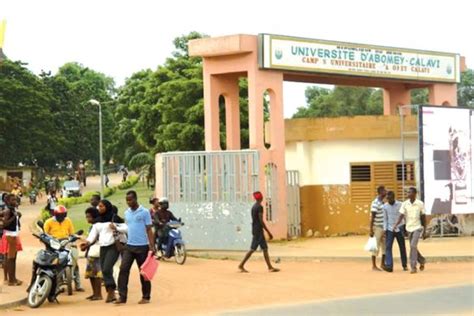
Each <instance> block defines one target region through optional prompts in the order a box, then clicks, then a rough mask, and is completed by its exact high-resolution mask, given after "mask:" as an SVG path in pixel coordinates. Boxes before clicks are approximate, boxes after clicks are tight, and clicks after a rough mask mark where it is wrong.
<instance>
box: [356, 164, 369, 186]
mask: <svg viewBox="0 0 474 316" xmlns="http://www.w3.org/2000/svg"><path fill="white" fill-rule="evenodd" d="M370 170H371V166H370V165H351V182H370V180H371V176H370Z"/></svg>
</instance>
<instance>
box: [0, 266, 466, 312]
mask: <svg viewBox="0 0 474 316" xmlns="http://www.w3.org/2000/svg"><path fill="white" fill-rule="evenodd" d="M236 265H237V263H236V262H235V261H223V260H220V261H216V260H202V259H190V260H189V261H188V262H187V263H186V264H185V265H184V266H178V265H177V264H175V263H174V262H165V263H161V265H160V267H159V271H158V275H157V277H156V279H154V281H153V291H152V303H151V304H149V305H138V304H137V302H138V300H139V299H140V294H141V293H140V286H139V282H138V274H137V269H134V271H133V273H132V275H131V280H130V287H129V288H130V297H129V302H128V304H127V305H126V306H112V305H109V304H105V303H104V302H103V301H98V302H88V301H86V300H85V297H86V295H89V293H88V292H86V293H81V294H74V295H73V296H71V297H68V296H66V295H61V296H60V297H59V301H60V304H59V305H58V304H49V303H45V304H44V305H43V306H41V307H40V308H39V309H37V310H32V309H29V308H28V307H20V308H16V309H10V310H4V311H0V315H4V314H5V315H7V314H8V315H19V316H21V315H49V316H55V315H58V316H59V315H80V314H82V315H99V314H105V313H113V314H114V315H130V313H133V312H134V311H137V308H138V310H139V311H140V313H147V312H152V311H153V312H155V311H159V312H161V313H165V314H166V315H184V314H187V315H189V314H216V313H219V312H223V311H228V310H234V309H242V308H249V307H258V306H263V305H272V304H285V303H293V304H294V303H298V302H305V301H313V300H325V299H332V298H336V297H337V298H341V297H351V296H361V295H371V294H381V293H390V292H395V291H408V290H414V289H422V288H431V287H436V286H447V285H457V284H469V283H472V282H473V281H474V280H473V276H474V271H473V269H474V267H473V264H472V263H468V262H463V263H432V264H429V265H427V269H426V270H425V271H424V272H421V273H418V274H416V275H410V274H409V273H407V272H403V271H401V270H400V269H397V270H396V271H395V272H394V273H392V274H389V273H386V272H372V271H371V270H370V266H369V263H367V264H365V263H357V262H356V263H351V262H341V263H339V262H333V263H329V262H282V263H281V264H279V265H278V266H279V267H280V268H281V269H282V271H281V272H280V273H268V272H267V271H266V269H265V266H264V263H263V262H261V261H253V262H250V263H249V265H248V268H249V270H250V271H251V273H249V274H241V273H238V272H236ZM396 268H398V267H396ZM85 285H86V289H87V290H88V291H89V287H88V286H87V284H86V283H85Z"/></svg>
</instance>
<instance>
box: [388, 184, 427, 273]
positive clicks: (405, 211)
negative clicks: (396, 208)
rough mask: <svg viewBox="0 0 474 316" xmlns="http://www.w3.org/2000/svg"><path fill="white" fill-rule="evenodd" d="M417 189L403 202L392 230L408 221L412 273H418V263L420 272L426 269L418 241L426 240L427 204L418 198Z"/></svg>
mask: <svg viewBox="0 0 474 316" xmlns="http://www.w3.org/2000/svg"><path fill="white" fill-rule="evenodd" d="M416 195H417V191H416V188H414V187H411V188H410V189H409V190H408V200H406V201H405V202H403V204H402V207H401V208H400V217H399V218H398V221H397V222H396V223H395V225H393V227H392V229H395V228H396V227H398V225H399V224H400V223H401V221H402V220H403V219H405V221H406V230H407V231H408V234H409V235H408V236H409V239H410V266H411V272H410V273H416V272H417V268H416V264H417V262H419V263H420V271H423V270H424V269H425V263H426V260H425V258H424V257H423V256H422V255H421V253H420V251H419V250H418V241H419V239H420V237H422V238H423V239H426V218H425V204H424V203H423V202H422V201H420V200H418V199H417V198H416Z"/></svg>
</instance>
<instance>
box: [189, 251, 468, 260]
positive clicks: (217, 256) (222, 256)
mask: <svg viewBox="0 0 474 316" xmlns="http://www.w3.org/2000/svg"><path fill="white" fill-rule="evenodd" d="M244 255H245V252H242V255H237V254H226V253H214V252H193V251H189V252H188V256H189V257H191V258H197V259H208V260H209V259H210V260H212V259H214V260H232V261H240V260H242V258H243V257H244ZM272 258H273V259H277V258H278V259H279V260H281V261H290V262H354V261H355V262H365V261H367V260H369V259H370V257H368V256H363V257H361V256H358V257H324V256H278V255H272ZM425 258H426V259H427V261H428V262H474V256H452V257H445V256H443V257H441V256H431V257H425ZM262 259H263V257H262V256H261V255H260V256H259V255H257V256H255V257H252V258H251V259H250V260H262ZM395 259H398V258H395Z"/></svg>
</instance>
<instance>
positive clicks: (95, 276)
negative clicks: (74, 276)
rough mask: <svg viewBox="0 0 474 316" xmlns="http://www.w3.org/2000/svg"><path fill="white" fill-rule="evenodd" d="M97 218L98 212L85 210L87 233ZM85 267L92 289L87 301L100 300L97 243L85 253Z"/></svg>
mask: <svg viewBox="0 0 474 316" xmlns="http://www.w3.org/2000/svg"><path fill="white" fill-rule="evenodd" d="M98 217H99V211H98V210H97V209H96V208H94V207H89V208H88V209H87V210H86V220H87V222H88V223H89V224H91V225H92V226H91V227H90V229H89V232H90V231H91V230H92V227H93V225H94V224H95V223H96V221H97V218H98ZM86 258H87V266H86V279H89V280H90V282H91V287H92V295H90V296H88V297H87V299H88V300H91V301H99V300H102V290H101V287H102V270H101V268H100V246H99V244H98V242H95V243H94V244H91V245H90V246H89V247H88V248H87V251H86Z"/></svg>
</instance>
